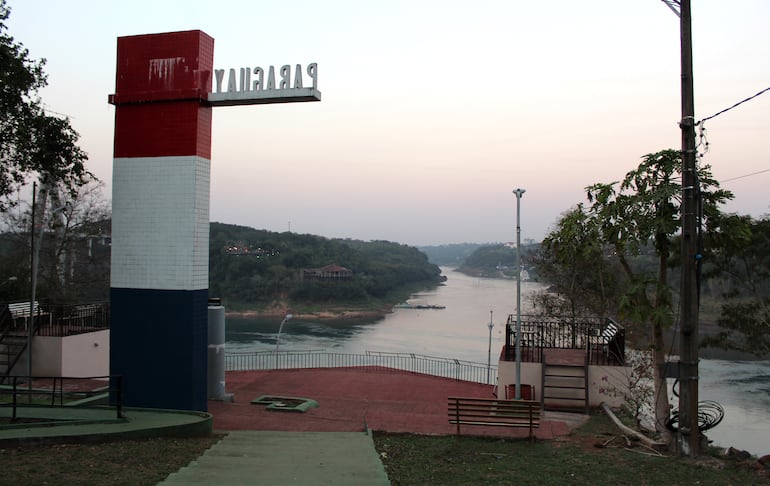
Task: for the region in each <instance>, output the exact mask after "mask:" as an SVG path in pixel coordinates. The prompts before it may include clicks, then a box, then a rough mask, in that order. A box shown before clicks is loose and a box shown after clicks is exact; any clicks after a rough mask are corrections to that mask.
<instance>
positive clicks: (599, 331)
mask: <svg viewBox="0 0 770 486" xmlns="http://www.w3.org/2000/svg"><path fill="white" fill-rule="evenodd" d="M610 330H611V332H610ZM520 344H521V350H522V360H524V361H528V362H533V363H542V362H543V356H544V351H545V350H548V349H581V350H586V352H587V354H586V357H587V360H588V364H592V365H610V366H622V365H623V363H624V362H625V329H623V327H622V326H620V325H619V324H617V323H616V322H615V321H613V320H612V319H604V320H602V319H600V318H585V317H583V318H581V317H541V316H522V320H521V338H520ZM515 347H516V316H513V315H511V316H508V322H507V324H506V327H505V347H504V349H503V356H504V359H505V360H506V361H513V360H514V359H515Z"/></svg>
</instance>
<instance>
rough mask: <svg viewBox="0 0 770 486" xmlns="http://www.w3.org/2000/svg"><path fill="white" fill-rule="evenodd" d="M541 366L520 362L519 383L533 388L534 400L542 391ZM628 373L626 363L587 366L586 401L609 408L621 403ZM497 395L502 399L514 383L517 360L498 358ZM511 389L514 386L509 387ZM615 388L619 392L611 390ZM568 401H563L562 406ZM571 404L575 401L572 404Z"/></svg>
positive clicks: (595, 405) (537, 398)
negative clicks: (507, 387)
mask: <svg viewBox="0 0 770 486" xmlns="http://www.w3.org/2000/svg"><path fill="white" fill-rule="evenodd" d="M541 374H542V366H541V364H540V363H521V384H522V385H533V386H534V387H535V399H536V400H538V401H539V400H540V396H541V395H542V393H543V391H542V390H541V389H540V386H541V381H542V376H541ZM630 376H631V368H629V367H626V366H594V365H592V366H589V367H588V404H589V406H591V407H598V406H599V405H600V404H601V403H602V402H605V403H607V405H609V406H610V407H619V406H620V405H622V404H623V401H624V399H623V396H622V391H624V390H626V389H627V388H628V377H630ZM497 383H498V393H497V396H498V397H500V398H505V390H506V385H515V384H516V363H515V362H514V361H500V362H498V365H497ZM511 390H513V386H512V387H511ZM613 390H617V391H618V392H621V393H613ZM509 398H512V397H509ZM566 404H568V403H565V405H566ZM571 404H572V405H574V402H573V403H571Z"/></svg>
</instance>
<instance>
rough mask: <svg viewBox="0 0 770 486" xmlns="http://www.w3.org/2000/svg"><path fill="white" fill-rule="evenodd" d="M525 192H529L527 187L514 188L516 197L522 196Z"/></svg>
mask: <svg viewBox="0 0 770 486" xmlns="http://www.w3.org/2000/svg"><path fill="white" fill-rule="evenodd" d="M525 192H527V190H526V189H521V188H518V189H514V190H513V193H514V194H516V197H521V196H522V194H524V193H525Z"/></svg>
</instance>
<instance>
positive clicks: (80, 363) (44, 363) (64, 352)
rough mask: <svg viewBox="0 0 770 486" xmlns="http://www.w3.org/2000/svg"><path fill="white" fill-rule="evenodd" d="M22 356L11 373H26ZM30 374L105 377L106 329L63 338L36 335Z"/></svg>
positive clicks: (107, 358)
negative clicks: (14, 371)
mask: <svg viewBox="0 0 770 486" xmlns="http://www.w3.org/2000/svg"><path fill="white" fill-rule="evenodd" d="M26 363H27V358H26V356H23V357H22V358H21V359H20V360H19V363H18V364H17V366H16V368H15V370H16V371H17V372H18V370H22V371H21V373H22V374H26V366H27V365H26ZM32 374H33V375H35V376H69V377H75V378H78V377H88V376H107V375H109V374H110V331H109V330H108V329H105V330H102V331H96V332H89V333H85V334H76V335H74V336H65V337H49V336H36V337H35V339H34V341H33V343H32Z"/></svg>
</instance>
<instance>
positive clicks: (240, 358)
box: [225, 350, 497, 384]
mask: <svg viewBox="0 0 770 486" xmlns="http://www.w3.org/2000/svg"><path fill="white" fill-rule="evenodd" d="M354 367H355V368H369V369H372V370H375V369H376V370H399V371H408V372H412V373H421V374H425V375H431V376H440V377H444V378H451V379H454V380H461V381H470V382H474V383H483V384H491V383H488V381H487V379H488V377H490V376H491V377H492V380H494V379H495V377H496V376H497V366H495V365H491V366H487V365H486V364H482V363H474V362H472V361H464V360H459V359H451V358H436V357H433V356H422V355H419V354H413V353H387V352H380V351H366V353H364V354H348V353H330V352H327V351H322V350H309V351H278V352H275V351H260V352H253V353H226V354H225V371H258V370H284V369H300V368H354Z"/></svg>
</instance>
